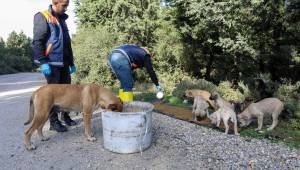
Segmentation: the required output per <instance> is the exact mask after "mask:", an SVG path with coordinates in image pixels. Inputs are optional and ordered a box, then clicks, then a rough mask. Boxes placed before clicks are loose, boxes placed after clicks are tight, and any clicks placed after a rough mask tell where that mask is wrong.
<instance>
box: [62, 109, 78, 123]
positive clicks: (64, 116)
mask: <svg viewBox="0 0 300 170" xmlns="http://www.w3.org/2000/svg"><path fill="white" fill-rule="evenodd" d="M61 118H62V120H63V121H64V122H65V124H66V125H68V126H74V125H77V123H76V122H75V121H74V120H72V119H71V118H70V116H69V113H66V112H65V113H62V117H61Z"/></svg>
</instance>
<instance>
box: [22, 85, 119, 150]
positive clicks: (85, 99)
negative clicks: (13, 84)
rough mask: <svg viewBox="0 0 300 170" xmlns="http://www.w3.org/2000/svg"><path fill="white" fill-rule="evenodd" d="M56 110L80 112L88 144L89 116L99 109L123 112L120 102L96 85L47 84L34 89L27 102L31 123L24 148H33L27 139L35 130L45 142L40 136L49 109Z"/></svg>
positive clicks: (91, 137)
mask: <svg viewBox="0 0 300 170" xmlns="http://www.w3.org/2000/svg"><path fill="white" fill-rule="evenodd" d="M55 107H58V108H59V109H60V110H63V111H77V112H83V122H84V131H85V136H86V138H87V140H88V141H95V140H96V138H95V137H93V134H92V130H91V125H90V122H91V116H92V113H93V112H94V111H95V110H97V109H99V108H103V109H109V110H112V111H114V110H117V111H122V110H123V104H122V102H121V100H120V99H119V98H118V97H116V96H115V95H114V94H113V93H112V92H111V91H110V90H108V89H106V88H104V87H101V86H98V85H96V84H84V85H71V84H49V85H46V86H43V87H41V88H39V89H38V90H36V91H35V92H34V93H33V94H32V96H31V99H30V109H29V120H28V121H27V122H26V123H25V125H27V124H29V123H30V122H32V124H31V126H30V127H29V128H28V129H27V130H26V132H25V138H24V144H25V147H26V149H28V150H32V149H35V146H34V145H32V144H31V142H30V139H31V136H32V134H33V132H34V131H35V130H37V131H38V136H39V137H40V139H41V140H48V139H47V138H45V137H44V136H43V132H42V129H43V126H44V124H45V122H46V121H47V120H48V117H49V114H50V112H51V109H53V108H55Z"/></svg>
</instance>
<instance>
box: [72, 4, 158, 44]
mask: <svg viewBox="0 0 300 170" xmlns="http://www.w3.org/2000/svg"><path fill="white" fill-rule="evenodd" d="M76 4H77V5H76V11H75V12H76V14H77V17H78V21H79V24H80V25H81V26H82V27H96V26H102V27H106V28H107V30H109V32H111V33H120V34H119V37H118V38H119V40H120V41H121V42H123V43H135V44H138V45H140V46H150V47H151V45H150V44H152V43H153V42H154V41H155V40H154V36H153V32H154V31H155V30H156V28H157V25H158V23H157V22H156V21H157V19H158V17H157V11H158V10H159V2H158V1H156V0H143V1H141V0H132V1H123V0H114V1H107V0H99V1H94V0H81V1H79V0H77V1H76Z"/></svg>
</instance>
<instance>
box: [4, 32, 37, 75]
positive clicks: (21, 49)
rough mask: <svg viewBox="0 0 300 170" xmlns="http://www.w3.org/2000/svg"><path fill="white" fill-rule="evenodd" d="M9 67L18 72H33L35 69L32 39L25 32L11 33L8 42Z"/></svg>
mask: <svg viewBox="0 0 300 170" xmlns="http://www.w3.org/2000/svg"><path fill="white" fill-rule="evenodd" d="M6 49H7V55H6V57H7V58H8V61H7V62H9V63H10V64H9V66H10V67H11V68H12V69H14V70H16V71H31V70H32V69H33V52H32V49H31V39H30V38H29V37H27V36H26V35H25V34H24V33H23V32H20V33H19V34H18V33H16V32H15V31H13V32H11V33H10V34H9V36H8V38H7V41H6Z"/></svg>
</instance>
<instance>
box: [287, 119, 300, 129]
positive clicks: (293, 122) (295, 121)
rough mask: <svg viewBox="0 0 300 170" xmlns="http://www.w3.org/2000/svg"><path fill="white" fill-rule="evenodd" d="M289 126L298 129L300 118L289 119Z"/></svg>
mask: <svg viewBox="0 0 300 170" xmlns="http://www.w3.org/2000/svg"><path fill="white" fill-rule="evenodd" d="M289 122H290V124H291V127H292V128H293V129H295V130H300V119H290V120H289Z"/></svg>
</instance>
